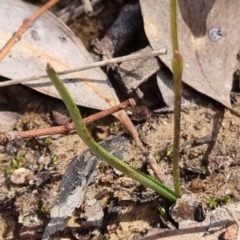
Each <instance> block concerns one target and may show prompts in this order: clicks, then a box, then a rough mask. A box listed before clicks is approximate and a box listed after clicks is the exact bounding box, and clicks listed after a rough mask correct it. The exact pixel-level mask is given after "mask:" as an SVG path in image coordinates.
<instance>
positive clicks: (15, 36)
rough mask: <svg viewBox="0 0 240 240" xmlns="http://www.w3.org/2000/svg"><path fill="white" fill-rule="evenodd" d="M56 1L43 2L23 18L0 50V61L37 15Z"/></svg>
mask: <svg viewBox="0 0 240 240" xmlns="http://www.w3.org/2000/svg"><path fill="white" fill-rule="evenodd" d="M58 1H59V0H50V1H49V2H47V3H46V4H44V5H43V6H42V7H40V8H39V9H38V10H37V11H36V12H35V13H34V14H33V15H32V16H30V17H29V18H26V19H24V20H23V23H22V25H21V26H20V28H19V29H18V31H17V32H16V33H14V34H13V36H12V37H11V39H10V40H9V41H8V42H7V44H6V45H5V46H4V47H3V49H2V50H1V51H0V61H2V60H3V59H4V57H5V56H6V55H7V54H8V53H9V51H10V50H11V48H12V47H13V46H14V44H15V43H16V42H18V41H19V40H20V39H21V36H22V35H23V33H25V32H26V31H27V29H28V28H30V27H31V26H32V25H33V23H34V21H35V20H36V19H37V18H38V17H40V16H41V15H42V14H43V13H45V12H46V11H47V10H48V9H49V8H51V7H52V6H53V5H55V4H56V3H57V2H58Z"/></svg>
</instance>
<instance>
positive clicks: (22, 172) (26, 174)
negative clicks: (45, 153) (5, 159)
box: [10, 168, 34, 185]
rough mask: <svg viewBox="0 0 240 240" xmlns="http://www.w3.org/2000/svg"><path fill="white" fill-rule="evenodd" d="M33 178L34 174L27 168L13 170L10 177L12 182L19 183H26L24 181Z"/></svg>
mask: <svg viewBox="0 0 240 240" xmlns="http://www.w3.org/2000/svg"><path fill="white" fill-rule="evenodd" d="M33 178H34V174H33V172H32V171H31V170H29V169H27V168H18V169H16V170H14V171H13V174H12V175H11V177H10V180H11V182H12V183H14V184H17V185H20V184H24V183H26V181H28V180H31V179H33Z"/></svg>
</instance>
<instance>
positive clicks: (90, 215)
mask: <svg viewBox="0 0 240 240" xmlns="http://www.w3.org/2000/svg"><path fill="white" fill-rule="evenodd" d="M96 195H97V191H96V188H95V186H94V185H91V186H89V187H88V188H87V191H86V194H85V199H84V213H82V214H81V215H80V218H81V227H83V228H99V227H101V225H102V222H103V216H104V213H103V206H102V203H101V201H97V199H96V198H95V196H96Z"/></svg>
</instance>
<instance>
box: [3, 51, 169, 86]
mask: <svg viewBox="0 0 240 240" xmlns="http://www.w3.org/2000/svg"><path fill="white" fill-rule="evenodd" d="M166 53H167V50H166V49H162V50H159V51H152V52H147V53H138V54H132V55H128V56H124V57H118V58H112V59H107V60H104V61H99V62H94V63H91V64H89V65H86V66H82V67H79V68H75V69H70V70H65V71H62V72H57V74H58V75H59V76H60V75H65V74H69V73H74V72H79V71H82V70H87V69H91V68H96V67H103V66H106V65H109V64H114V63H120V62H124V61H130V60H136V59H139V58H149V57H155V56H158V55H163V54H166ZM47 77H48V76H47V75H42V76H34V77H31V78H23V79H15V80H10V81H6V82H1V83H0V87H5V86H10V85H14V84H18V83H25V82H28V81H36V80H39V79H42V78H47Z"/></svg>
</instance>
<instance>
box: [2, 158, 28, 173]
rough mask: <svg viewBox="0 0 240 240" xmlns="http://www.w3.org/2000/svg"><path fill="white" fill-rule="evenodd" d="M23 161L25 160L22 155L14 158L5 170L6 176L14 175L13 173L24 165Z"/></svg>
mask: <svg viewBox="0 0 240 240" xmlns="http://www.w3.org/2000/svg"><path fill="white" fill-rule="evenodd" d="M23 159H24V157H23V156H22V155H19V156H17V157H16V158H13V159H12V161H11V163H10V165H9V167H7V168H6V170H5V172H6V174H7V175H12V173H13V171H14V170H15V169H18V168H20V167H21V166H22V165H23Z"/></svg>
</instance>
